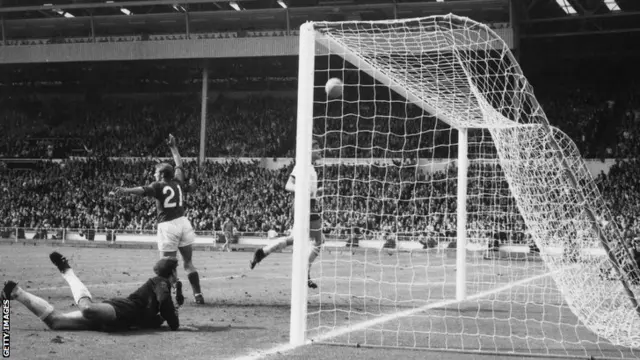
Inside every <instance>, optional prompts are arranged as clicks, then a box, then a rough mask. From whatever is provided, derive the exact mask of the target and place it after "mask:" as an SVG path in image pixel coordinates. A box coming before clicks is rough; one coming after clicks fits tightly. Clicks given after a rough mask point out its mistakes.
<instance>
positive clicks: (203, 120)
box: [198, 63, 209, 166]
mask: <svg viewBox="0 0 640 360" xmlns="http://www.w3.org/2000/svg"><path fill="white" fill-rule="evenodd" d="M208 95H209V69H208V68H207V64H206V63H205V66H204V67H203V69H202V95H201V96H202V99H201V100H200V101H201V104H200V154H199V156H198V161H199V164H198V165H200V166H202V164H204V157H205V155H204V153H205V148H206V146H207V102H208Z"/></svg>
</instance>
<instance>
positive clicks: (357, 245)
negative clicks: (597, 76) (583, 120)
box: [292, 15, 640, 358]
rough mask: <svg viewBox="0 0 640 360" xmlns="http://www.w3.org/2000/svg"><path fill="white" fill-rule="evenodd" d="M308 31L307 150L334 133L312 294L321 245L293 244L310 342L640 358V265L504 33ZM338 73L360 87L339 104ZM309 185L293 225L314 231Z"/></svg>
mask: <svg viewBox="0 0 640 360" xmlns="http://www.w3.org/2000/svg"><path fill="white" fill-rule="evenodd" d="M300 42H301V44H300V47H301V50H300V80H299V81H300V82H299V108H298V145H297V158H296V161H297V162H298V163H303V164H306V163H310V155H309V153H310V149H311V145H310V144H311V139H312V138H313V139H315V140H317V141H318V142H319V144H320V147H321V152H322V156H323V159H322V160H320V161H319V162H318V163H316V170H317V172H318V181H319V184H318V185H319V186H322V187H323V188H324V192H323V194H322V196H321V197H319V204H320V206H319V209H320V210H319V211H320V215H321V217H322V221H323V232H324V235H325V240H326V242H325V244H324V247H323V251H322V252H321V254H320V256H319V257H318V258H317V259H316V261H315V262H314V264H313V265H312V267H311V270H310V276H311V278H312V279H313V280H314V281H315V282H316V283H317V284H318V285H319V287H318V289H315V290H308V292H307V289H306V278H304V279H302V276H301V275H300V274H306V265H305V260H306V258H307V254H306V253H303V252H306V251H308V250H309V248H310V245H309V244H308V243H306V242H305V241H306V238H305V239H304V240H305V241H298V242H296V245H295V246H294V270H293V271H294V272H293V277H294V283H293V285H294V286H293V290H292V291H293V297H292V300H293V302H292V308H295V309H294V311H293V312H292V324H293V323H294V322H296V323H298V324H303V328H302V329H303V330H302V332H303V334H302V335H300V336H302V337H303V338H304V339H310V340H313V341H316V342H329V343H338V344H349V345H360V346H390V347H402V348H424V349H439V350H450V351H470V352H488V353H512V354H528V355H540V356H544V357H552V356H560V357H572V356H576V357H585V356H587V357H588V356H594V357H605V358H637V357H638V356H639V355H640V351H638V350H634V348H636V347H638V346H639V345H640V316H639V309H638V306H637V301H636V296H637V294H638V291H639V290H640V288H639V286H638V279H637V276H638V266H637V265H636V263H635V261H634V260H633V258H632V255H631V253H630V249H629V248H627V247H626V245H625V243H624V241H623V238H622V236H621V229H620V228H619V227H618V225H617V224H615V223H614V222H612V219H611V217H610V213H609V211H608V209H607V208H606V206H605V205H604V202H603V200H602V197H601V195H600V193H599V191H598V189H597V188H596V186H595V185H594V182H593V180H592V176H591V175H590V173H589V172H588V169H587V167H586V165H585V163H584V161H583V160H582V158H581V157H580V154H579V152H578V151H577V148H576V147H575V145H574V143H573V142H572V141H571V139H569V138H568V137H567V136H566V135H565V134H564V133H563V132H561V131H560V130H558V129H556V128H554V127H552V126H550V125H549V122H548V121H547V119H546V117H545V114H544V112H543V110H542V108H541V107H540V105H539V104H538V102H537V101H536V98H535V96H534V94H533V91H532V88H531V86H530V85H529V84H528V82H527V80H526V78H525V77H524V75H523V74H522V71H521V69H520V67H519V65H518V63H517V62H516V60H515V59H514V57H513V55H512V53H511V52H510V50H509V48H508V46H507V45H506V44H505V42H504V41H503V40H502V39H501V38H500V37H498V36H497V35H496V34H495V33H494V32H493V31H492V30H490V29H489V28H488V27H487V26H485V25H483V24H480V23H477V22H475V21H472V20H470V19H468V18H463V17H458V16H454V15H448V16H434V17H427V18H418V19H409V20H394V21H376V22H318V23H307V24H305V25H303V27H302V28H301V34H300ZM333 77H337V78H340V79H342V81H343V82H344V92H343V95H342V96H340V97H338V98H328V97H327V95H326V94H325V93H324V84H325V83H326V81H327V80H328V79H329V78H333ZM298 178H299V179H298V180H297V181H302V183H301V184H299V185H298V188H297V190H304V189H306V187H308V186H309V185H308V182H307V181H306V180H304V179H301V177H300V176H299V177H298ZM297 194H305V195H302V196H296V204H295V207H296V216H297V217H296V228H294V234H295V235H296V236H298V237H304V236H302V235H304V234H305V232H306V231H308V227H305V225H301V223H302V222H301V221H299V220H301V219H305V217H307V216H308V215H309V206H308V204H309V203H308V196H307V195H306V194H308V191H303V192H300V191H297ZM305 198H306V200H305ZM305 212H306V213H305ZM296 249H297V250H296ZM300 249H304V251H303V250H300ZM296 276H297V278H296ZM296 279H297V280H296ZM302 284H304V286H303V285H302ZM307 300H308V302H307ZM301 302H304V304H307V303H308V306H306V308H305V306H304V305H300V303H301ZM299 311H303V315H300V314H301V313H300V312H299ZM301 316H302V317H301ZM295 334H296V330H295V326H293V325H292V336H294V335H295Z"/></svg>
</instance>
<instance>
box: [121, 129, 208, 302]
mask: <svg viewBox="0 0 640 360" xmlns="http://www.w3.org/2000/svg"><path fill="white" fill-rule="evenodd" d="M167 144H168V145H169V148H170V149H171V155H173V160H174V161H175V163H176V167H175V170H174V168H173V166H171V165H169V164H167V163H160V164H158V165H156V172H155V174H154V176H155V179H156V181H154V182H152V183H151V184H149V185H147V186H138V187H133V188H122V187H118V188H116V194H120V193H124V194H133V195H138V196H147V197H153V198H155V199H156V207H157V209H158V250H160V253H161V256H164V257H167V256H169V257H177V255H178V254H177V252H178V250H179V251H180V255H182V260H183V261H184V269H185V270H186V272H187V278H188V279H189V283H190V284H191V288H192V289H193V295H194V297H195V302H196V304H204V297H203V296H202V291H201V290H200V276H199V275H198V269H196V267H195V266H194V265H193V261H192V257H193V247H192V245H193V243H194V242H195V239H196V235H195V232H194V231H193V227H192V226H191V222H189V219H187V217H186V216H185V215H184V203H183V191H182V189H183V188H184V170H183V168H182V159H181V158H180V153H179V152H178V147H177V146H176V139H175V137H173V135H169V140H168V141H167ZM180 296H181V294H180Z"/></svg>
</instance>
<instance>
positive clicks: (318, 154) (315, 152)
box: [311, 140, 322, 163]
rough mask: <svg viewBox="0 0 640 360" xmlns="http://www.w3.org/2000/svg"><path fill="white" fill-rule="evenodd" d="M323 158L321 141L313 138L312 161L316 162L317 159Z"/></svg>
mask: <svg viewBox="0 0 640 360" xmlns="http://www.w3.org/2000/svg"><path fill="white" fill-rule="evenodd" d="M320 159H322V149H320V143H319V142H318V140H313V141H312V142H311V162H312V163H313V162H316V161H317V160H320Z"/></svg>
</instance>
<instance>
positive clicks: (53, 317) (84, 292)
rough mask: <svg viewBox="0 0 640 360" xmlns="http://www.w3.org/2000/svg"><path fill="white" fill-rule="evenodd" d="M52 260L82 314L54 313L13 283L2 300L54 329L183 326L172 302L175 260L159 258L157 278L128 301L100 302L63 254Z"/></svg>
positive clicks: (139, 289) (4, 291)
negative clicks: (96, 300) (18, 304)
mask: <svg viewBox="0 0 640 360" xmlns="http://www.w3.org/2000/svg"><path fill="white" fill-rule="evenodd" d="M49 258H50V259H51V262H53V264H54V265H55V266H56V267H57V268H58V270H60V272H61V273H62V277H63V278H64V279H65V280H66V281H67V283H68V284H69V287H70V288H71V293H72V294H73V299H74V300H75V303H76V304H77V305H78V308H79V309H80V310H79V311H73V312H69V313H62V312H60V311H58V310H55V309H54V308H53V305H51V304H49V303H48V302H47V301H46V300H45V299H42V298H40V297H38V296H36V295H33V294H31V293H29V292H27V291H26V290H24V289H22V288H20V287H19V286H18V284H17V283H16V282H14V281H7V282H5V284H4V288H3V289H2V292H1V293H0V298H2V299H3V300H4V299H8V300H16V301H18V302H20V303H22V304H23V305H24V306H26V307H27V308H28V309H29V310H30V311H31V312H32V313H34V314H35V315H36V316H37V317H39V318H40V320H42V321H43V322H44V323H45V324H47V326H48V327H49V328H50V329H52V330H102V331H118V330H127V329H131V328H159V327H160V326H161V325H162V324H163V323H164V322H165V321H166V322H167V324H168V325H169V327H170V328H171V330H177V329H178V327H179V326H180V321H179V319H178V311H177V310H176V308H175V306H174V305H173V301H172V299H171V285H172V284H176V283H177V273H176V267H177V266H178V260H177V259H176V258H162V259H160V260H159V261H158V262H157V263H156V265H155V266H154V267H153V271H154V272H155V274H156V276H155V277H153V278H150V279H149V280H147V282H145V283H144V284H143V285H142V286H141V287H140V288H138V290H136V291H135V292H134V293H132V294H131V295H129V296H128V297H127V298H112V299H109V300H105V301H103V302H101V303H95V302H93V301H92V299H91V293H90V292H89V290H88V289H87V287H86V286H85V285H84V284H83V283H82V281H80V279H79V278H78V277H77V276H76V274H75V273H74V272H73V269H71V266H69V261H68V260H67V259H66V258H65V257H64V256H62V254H60V253H58V252H53V253H51V254H50V255H49Z"/></svg>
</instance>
